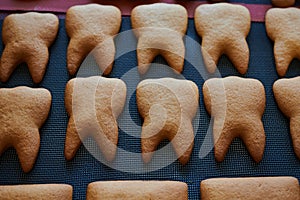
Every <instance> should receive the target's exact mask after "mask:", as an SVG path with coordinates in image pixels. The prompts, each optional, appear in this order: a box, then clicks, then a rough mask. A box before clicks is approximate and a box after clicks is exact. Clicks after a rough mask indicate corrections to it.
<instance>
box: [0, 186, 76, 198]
mask: <svg viewBox="0 0 300 200" xmlns="http://www.w3.org/2000/svg"><path fill="white" fill-rule="evenodd" d="M72 193H73V188H72V186H71V185H66V184H36V185H4V186H0V199H1V200H12V199H17V200H57V199H60V200H72Z"/></svg>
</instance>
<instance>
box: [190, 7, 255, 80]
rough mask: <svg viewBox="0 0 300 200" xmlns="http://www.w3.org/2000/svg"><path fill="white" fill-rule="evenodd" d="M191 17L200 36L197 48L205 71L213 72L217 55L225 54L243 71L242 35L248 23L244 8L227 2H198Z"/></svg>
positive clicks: (245, 50) (245, 62)
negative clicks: (199, 46) (198, 47)
mask: <svg viewBox="0 0 300 200" xmlns="http://www.w3.org/2000/svg"><path fill="white" fill-rule="evenodd" d="M194 19H195V26H196V30H197V32H198V34H199V35H200V36H201V37H202V48H201V50H202V55H203V58H204V63H205V65H206V68H207V71H208V72H210V73H214V72H215V70H216V67H217V64H218V60H219V58H220V56H221V55H222V54H225V55H227V56H228V57H229V59H230V60H231V62H232V63H233V65H234V66H235V68H236V69H237V70H238V72H240V73H241V74H245V73H246V72H247V69H248V63H249V48H248V44H247V41H246V37H247V35H248V33H249V31H250V25H251V19H250V12H249V11H248V9H247V8H246V7H244V6H241V5H233V4H229V3H217V4H207V5H200V6H198V7H197V8H196V10H195V18H194Z"/></svg>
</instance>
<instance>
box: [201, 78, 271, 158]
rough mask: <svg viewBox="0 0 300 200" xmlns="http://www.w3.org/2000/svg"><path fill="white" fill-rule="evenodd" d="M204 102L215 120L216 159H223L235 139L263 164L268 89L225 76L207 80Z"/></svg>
mask: <svg viewBox="0 0 300 200" xmlns="http://www.w3.org/2000/svg"><path fill="white" fill-rule="evenodd" d="M203 95H204V103H205V106H206V109H207V111H208V113H209V114H210V115H211V116H212V117H213V120H214V125H213V137H214V148H215V158H216V160H217V161H218V162H221V161H223V160H224V157H225V155H226V153H227V151H228V149H229V146H230V144H231V142H232V140H233V139H234V138H236V137H239V138H241V139H242V140H243V142H244V144H245V145H246V147H247V149H248V151H249V153H250V155H251V156H252V158H253V160H254V161H256V162H260V161H261V159H262V157H263V153H264V148H265V132H264V127H263V124H262V121H261V118H262V115H263V112H264V109H265V102H266V97H265V90H264V86H263V85H262V83H261V82H260V81H258V80H255V79H250V78H240V77H234V76H231V77H226V78H213V79H209V80H207V81H206V82H205V83H204V85H203Z"/></svg>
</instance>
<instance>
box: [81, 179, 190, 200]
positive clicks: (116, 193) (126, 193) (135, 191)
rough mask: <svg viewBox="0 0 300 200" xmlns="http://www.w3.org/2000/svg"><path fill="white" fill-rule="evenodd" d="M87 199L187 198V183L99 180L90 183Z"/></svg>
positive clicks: (170, 199) (185, 199)
mask: <svg viewBox="0 0 300 200" xmlns="http://www.w3.org/2000/svg"><path fill="white" fill-rule="evenodd" d="M86 196H87V198H86V199H87V200H95V199H98V200H100V199H103V200H118V199H119V200H129V199H130V200H138V199H145V200H146V199H164V200H174V199H176V200H187V199H188V187H187V184H186V183H183V182H176V181H98V182H93V183H90V184H89V185H88V189H87V195H86Z"/></svg>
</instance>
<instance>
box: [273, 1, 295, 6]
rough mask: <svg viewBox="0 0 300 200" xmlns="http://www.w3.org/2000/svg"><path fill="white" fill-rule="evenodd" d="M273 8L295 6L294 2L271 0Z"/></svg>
mask: <svg viewBox="0 0 300 200" xmlns="http://www.w3.org/2000/svg"><path fill="white" fill-rule="evenodd" d="M272 4H273V6H277V7H282V8H284V7H290V6H293V5H294V4H295V0H272Z"/></svg>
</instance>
